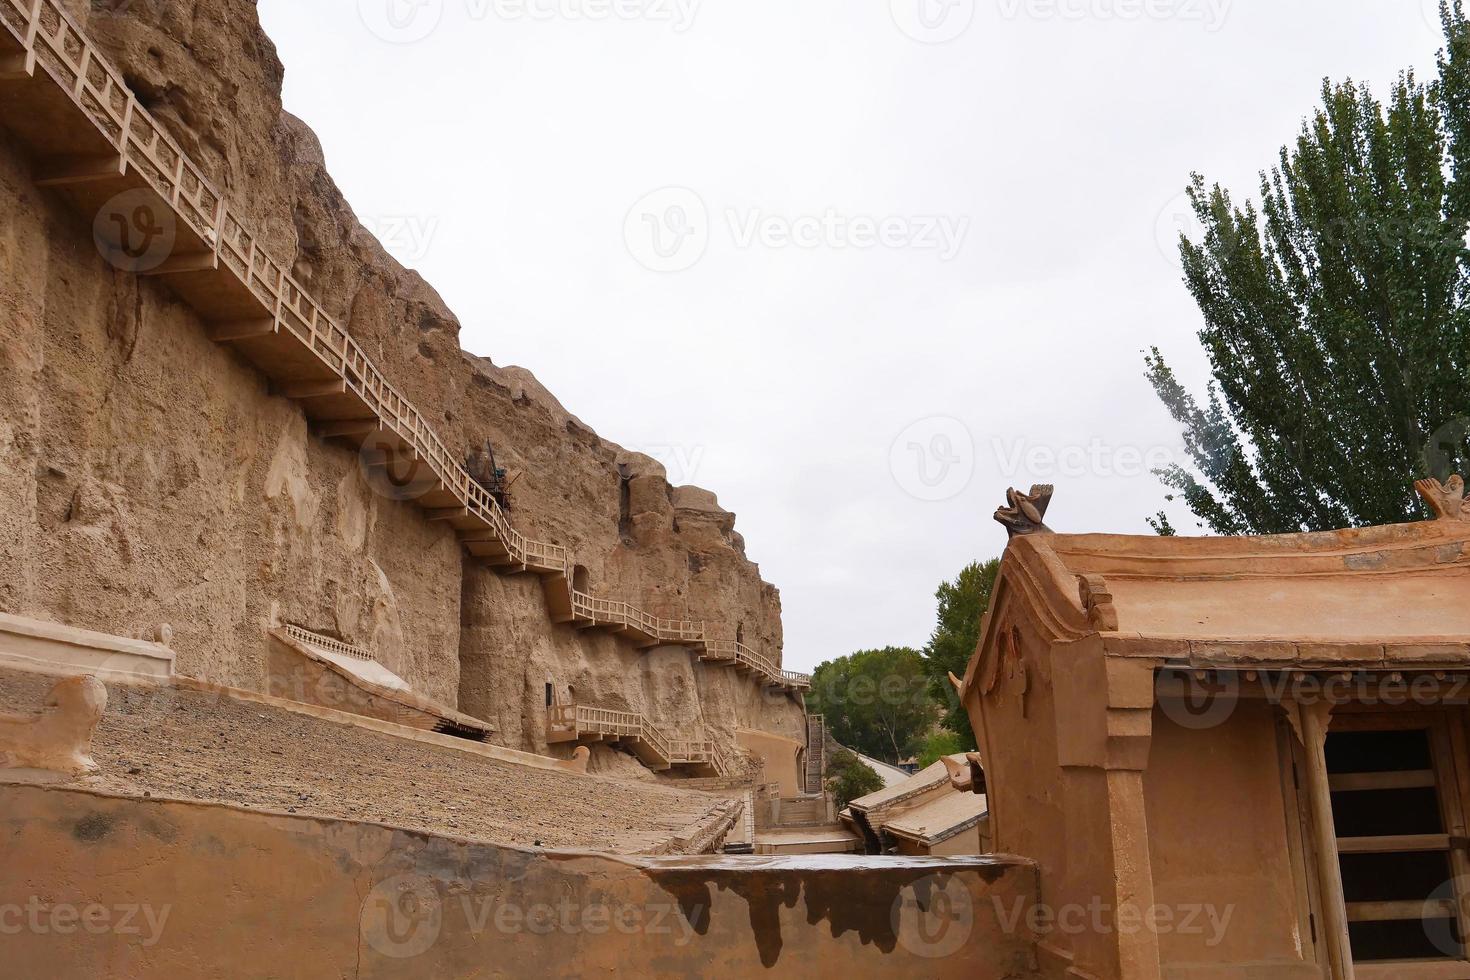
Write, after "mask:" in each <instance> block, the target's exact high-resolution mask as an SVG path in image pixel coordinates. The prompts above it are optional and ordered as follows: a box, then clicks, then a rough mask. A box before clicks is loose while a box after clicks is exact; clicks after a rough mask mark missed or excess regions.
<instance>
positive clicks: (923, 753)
mask: <svg viewBox="0 0 1470 980" xmlns="http://www.w3.org/2000/svg"><path fill="white" fill-rule="evenodd" d="M973 750H974V746H973V745H966V744H965V740H964V739H963V738H961V737H960V736H959V735H957V734H955V733H954V732H952V731H950V730H948V729H944V730H942V731H938V732H935V733H934V734H932V735H930V736H929V737H928V738H926V739H924V747H923V748H922V749H920V750H919V759H918V762H919V768H920V769H927V768H929V767H930V766H932V765H934V763H936V762H938V761H939V759H940V757H941V756H946V755H958V754H960V753H961V752H969V751H973Z"/></svg>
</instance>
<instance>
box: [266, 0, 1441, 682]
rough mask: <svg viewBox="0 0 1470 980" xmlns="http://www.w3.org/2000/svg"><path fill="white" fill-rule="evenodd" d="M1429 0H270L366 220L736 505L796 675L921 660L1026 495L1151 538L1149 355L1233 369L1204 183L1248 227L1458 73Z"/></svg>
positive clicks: (488, 345)
mask: <svg viewBox="0 0 1470 980" xmlns="http://www.w3.org/2000/svg"><path fill="white" fill-rule="evenodd" d="M921 4H923V6H922V7H920V5H921ZM1435 7H1437V0H1392V2H1385V0H980V2H979V3H978V4H977V3H976V2H975V0H308V2H303V0H259V8H260V13H261V17H262V19H263V21H264V22H265V26H266V29H267V30H268V31H269V33H270V34H271V36H272V38H274V40H275V42H276V44H277V46H278V47H279V48H280V52H281V56H282V58H283V60H284V61H285V64H286V106H287V108H288V109H289V110H290V111H292V112H294V113H295V114H297V115H299V116H301V117H302V118H303V119H305V120H306V121H307V122H308V123H309V124H311V126H313V127H314V128H315V129H316V131H317V133H318V134H319V135H320V137H321V140H322V144H323V146H324V147H325V149H326V155H327V161H328V165H329V166H330V168H331V171H332V174H333V175H334V176H335V177H336V179H337V182H338V183H339V184H340V185H341V186H342V188H343V189H344V191H345V192H346V194H347V197H348V200H349V201H350V202H351V204H352V205H353V207H354V208H355V210H356V211H357V213H358V215H359V216H360V217H361V218H362V219H363V220H364V222H365V223H366V224H368V226H369V227H372V228H375V229H377V231H378V232H379V236H380V237H381V238H383V239H384V242H385V244H386V245H388V246H389V248H390V250H391V251H393V252H395V254H397V255H398V256H399V257H400V258H401V259H403V260H404V261H405V264H408V265H411V266H413V267H415V268H417V269H419V270H420V271H421V272H422V273H423V274H424V276H425V277H426V278H427V279H428V280H429V281H430V282H432V283H433V284H434V285H435V286H436V287H437V288H438V289H439V290H440V291H441V292H442V293H443V295H444V297H445V299H446V300H447V301H448V303H449V304H450V306H451V307H452V308H453V309H454V310H455V311H456V312H457V313H458V315H459V316H460V318H461V319H462V321H463V324H464V329H463V333H462V335H461V341H462V342H463V344H464V345H465V346H466V347H467V348H468V349H470V350H471V351H473V352H475V353H477V354H482V355H486V356H489V357H490V358H492V359H493V360H494V361H495V362H496V363H497V364H502V365H510V364H518V365H521V366H524V367H527V368H529V369H531V370H532V371H533V372H534V373H535V374H536V375H537V377H539V378H540V379H541V381H542V382H543V383H544V384H545V385H546V386H547V387H548V388H550V389H551V391H553V392H554V393H555V394H556V395H557V396H558V397H559V398H560V399H561V400H562V402H563V403H564V404H565V405H566V407H567V408H568V410H569V411H571V412H573V413H574V414H576V415H577V416H579V417H580V418H581V419H583V420H584V421H585V422H587V423H588V424H589V425H591V426H593V427H594V428H595V429H596V430H597V431H598V432H599V433H600V434H602V435H603V436H604V437H606V438H608V439H611V440H613V441H615V442H618V443H621V444H622V445H625V446H628V447H630V448H637V449H641V450H643V451H644V452H647V453H649V454H650V455H652V456H655V457H657V458H659V459H661V460H662V461H663V462H664V463H665V464H666V465H667V466H668V468H669V475H670V479H671V480H672V481H673V482H675V483H697V484H699V485H701V486H704V487H707V488H709V489H711V490H714V491H715V492H716V493H718V494H719V497H720V501H721V503H723V504H724V505H725V506H726V507H728V508H729V509H731V510H733V511H735V512H736V513H737V514H738V515H739V524H738V528H739V530H740V531H741V532H742V533H743V534H744V535H745V537H746V541H747V544H748V548H749V553H750V555H751V557H752V558H753V559H755V560H756V561H759V562H760V563H761V569H762V573H763V575H764V576H765V578H766V579H767V580H769V581H771V582H774V583H775V584H776V585H778V586H779V587H780V589H781V593H782V596H783V600H784V605H785V626H786V650H785V654H786V665H787V667H788V668H790V669H801V670H805V669H810V668H812V667H814V666H815V665H816V664H818V663H819V662H821V661H823V660H827V659H830V658H832V657H835V656H839V655H842V654H845V653H850V652H852V651H853V650H856V649H861V648H865V647H876V646H884V645H888V644H908V645H913V646H920V645H922V644H923V642H924V641H925V640H926V639H927V637H928V635H929V632H930V630H931V628H932V625H933V617H934V601H933V592H934V589H935V588H936V586H937V585H938V584H939V582H940V581H941V580H942V579H946V578H950V577H952V576H953V575H954V574H955V573H956V572H957V571H958V570H959V569H960V568H961V567H962V566H963V565H964V564H965V563H966V562H968V561H970V560H972V559H975V558H987V557H991V556H993V555H996V554H998V553H999V552H1000V550H1001V549H1002V548H1003V547H1004V544H1005V533H1004V531H1003V530H1002V529H1001V528H1000V526H999V525H997V524H994V523H993V522H992V521H991V518H990V515H991V513H992V511H994V509H995V508H996V507H997V506H998V505H999V504H1000V503H1001V502H1002V499H1003V495H1004V491H1005V489H1006V487H1007V486H1009V485H1018V486H1020V485H1024V486H1029V485H1030V484H1031V483H1032V482H1033V480H1035V481H1036V482H1054V483H1056V484H1057V495H1056V499H1055V500H1054V501H1053V504H1052V509H1051V512H1050V514H1049V517H1048V523H1050V524H1051V525H1052V526H1053V527H1055V528H1057V529H1058V530H1064V531H1120V532H1137V533H1148V528H1147V526H1146V525H1145V524H1144V520H1143V519H1144V517H1145V516H1146V515H1148V514H1151V513H1153V512H1154V511H1156V510H1157V509H1159V507H1160V506H1161V505H1162V498H1163V489H1162V488H1161V487H1160V486H1159V484H1158V482H1157V480H1156V479H1155V478H1154V477H1153V476H1151V475H1150V474H1149V473H1148V466H1147V465H1146V464H1144V463H1141V462H1140V460H1139V456H1140V455H1142V454H1152V455H1157V454H1164V455H1165V456H1166V457H1171V456H1172V455H1174V454H1176V453H1177V452H1179V450H1180V446H1181V443H1180V438H1179V434H1178V431H1177V429H1176V428H1175V427H1174V426H1173V424H1172V422H1171V420H1170V419H1169V418H1168V415H1167V413H1165V411H1164V410H1163V408H1162V407H1161V406H1160V404H1159V403H1158V401H1157V399H1156V397H1155V396H1154V394H1153V392H1152V390H1151V389H1150V387H1149V386H1148V384H1147V382H1146V381H1145V380H1144V378H1143V363H1142V353H1141V352H1142V351H1143V350H1144V349H1145V348H1147V347H1148V346H1149V345H1152V344H1157V345H1159V346H1160V347H1162V348H1164V350H1165V351H1166V353H1167V354H1168V355H1169V357H1170V359H1171V360H1172V362H1173V363H1174V365H1175V367H1176V369H1177V370H1179V371H1180V373H1181V374H1182V375H1183V376H1184V377H1185V378H1186V380H1187V381H1188V382H1189V383H1190V384H1191V385H1192V387H1194V388H1195V389H1196V390H1200V389H1202V388H1203V382H1204V380H1205V377H1206V372H1205V363H1204V360H1203V356H1202V355H1201V354H1200V353H1199V350H1198V344H1197V343H1196V341H1195V340H1194V333H1195V331H1196V330H1197V329H1198V327H1199V315H1198V312H1197V311H1196V309H1195V307H1194V306H1193V303H1192V301H1191V300H1190V298H1189V296H1188V294H1187V292H1186V291H1185V289H1184V287H1183V286H1182V284H1181V283H1180V282H1179V271H1178V268H1177V264H1176V262H1177V260H1176V258H1175V255H1174V251H1175V250H1174V248H1173V244H1172V241H1173V238H1174V235H1175V230H1174V229H1175V228H1176V227H1177V224H1176V222H1177V220H1178V216H1179V215H1180V214H1182V205H1181V203H1180V201H1181V197H1180V194H1181V191H1182V189H1183V187H1184V184H1185V182H1186V180H1187V177H1188V174H1189V172H1190V171H1191V170H1196V169H1197V170H1200V171H1202V172H1203V173H1204V174H1205V175H1206V177H1207V178H1209V179H1211V180H1220V181H1222V182H1223V183H1225V184H1226V185H1227V186H1229V187H1231V188H1232V190H1234V191H1235V192H1236V193H1237V195H1240V196H1244V195H1251V196H1254V192H1255V187H1256V176H1255V175H1256V173H1257V171H1258V170H1260V169H1261V168H1262V167H1265V166H1268V165H1270V164H1271V163H1272V162H1273V160H1274V159H1275V156H1276V151H1277V149H1278V148H1279V147H1280V145H1281V144H1282V143H1283V142H1286V141H1288V140H1290V139H1291V138H1293V137H1294V135H1295V133H1296V130H1297V128H1298V124H1299V121H1300V119H1301V118H1302V117H1303V116H1304V115H1305V114H1306V113H1307V112H1309V111H1310V110H1311V109H1312V108H1313V107H1314V106H1315V105H1316V103H1317V97H1318V89H1319V87H1320V84H1321V80H1322V78H1323V77H1324V76H1330V77H1331V78H1333V79H1342V78H1345V77H1349V76H1350V77H1353V78H1356V79H1361V80H1364V81H1368V82H1370V83H1372V84H1373V86H1374V88H1375V90H1376V91H1378V92H1380V93H1383V92H1385V91H1386V88H1387V86H1388V84H1389V83H1390V82H1392V80H1393V79H1394V77H1395V75H1396V73H1397V71H1398V70H1399V69H1400V68H1403V67H1408V66H1417V67H1418V68H1419V69H1420V70H1421V73H1424V74H1426V75H1427V74H1428V73H1429V72H1430V71H1431V70H1432V66H1433V55H1434V51H1435V49H1436V48H1437V47H1438V45H1439V34H1438V30H1437V28H1432V27H1431V23H1430V17H1429V12H1430V11H1432V10H1433V9H1434V8H1435ZM623 14H626V15H630V16H628V17H624V16H620V15H623ZM906 30H907V32H906ZM912 35H917V36H918V37H919V38H928V39H931V40H932V39H936V38H943V37H947V36H949V35H954V36H953V37H952V38H950V39H949V40H948V41H946V42H945V43H938V44H936V43H925V42H924V41H922V40H918V39H916V37H915V36H912ZM384 36H388V37H392V38H394V39H395V41H396V42H406V43H390V42H389V41H387V40H384ZM664 188H675V190H673V191H665V192H664V193H662V194H657V195H655V196H653V197H649V195H650V194H651V193H652V192H655V191H660V190H661V189H664ZM829 212H830V214H832V215H835V216H838V217H840V218H841V219H842V220H841V222H840V223H835V222H832V221H829V220H828V218H827V216H828V215H829ZM888 219H894V220H888ZM939 219H942V220H939ZM828 226H830V227H828ZM939 229H947V230H948V232H949V234H950V235H951V239H952V238H953V236H954V235H956V234H959V233H963V238H962V240H961V241H960V243H959V245H960V247H959V248H958V251H957V252H956V253H955V254H949V253H950V252H951V251H953V249H952V247H948V246H946V245H945V240H944V239H943V238H942V237H940V235H939V231H938V230H939ZM681 230H682V231H684V232H686V233H685V234H683V235H680V234H679V232H681ZM752 231H754V234H753V236H752ZM786 232H790V235H791V236H797V237H800V238H801V240H802V241H803V242H804V243H805V244H802V245H793V244H789V243H788V239H787V238H783V237H782V235H783V233H786ZM812 233H815V235H816V237H815V238H812V237H810V235H811V234H812ZM880 233H881V234H880ZM655 234H657V235H658V236H659V237H658V238H656V239H655V238H654V237H653V236H654V235H655ZM789 237H790V236H788V238H789ZM880 237H881V238H883V239H884V241H879V239H880ZM1161 240H1162V241H1163V242H1164V243H1165V245H1166V247H1161V245H1160V241H1161ZM885 242H886V243H885ZM951 244H952V242H951ZM701 248H702V249H703V251H701ZM650 265H651V266H656V267H664V268H667V267H670V266H680V267H686V266H687V268H680V269H678V270H677V271H653V270H651V269H650V268H648V266H650ZM1048 453H1056V454H1070V455H1069V456H1068V455H1064V457H1063V458H1062V460H1061V461H1059V462H1049V461H1048V459H1047V455H1046V454H1048ZM921 464H922V465H921ZM925 498H942V499H937V500H935V499H925ZM1171 513H1172V514H1173V516H1174V521H1175V524H1176V526H1178V527H1180V529H1181V530H1185V529H1187V528H1193V527H1194V524H1193V522H1192V520H1190V519H1189V518H1188V517H1187V514H1186V512H1185V511H1184V510H1183V509H1182V508H1180V507H1178V506H1175V507H1172V508H1171ZM629 598H636V597H629Z"/></svg>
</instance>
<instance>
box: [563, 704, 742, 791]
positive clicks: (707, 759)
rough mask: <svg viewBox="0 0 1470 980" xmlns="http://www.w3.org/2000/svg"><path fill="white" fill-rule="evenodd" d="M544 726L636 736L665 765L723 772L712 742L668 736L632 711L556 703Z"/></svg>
mask: <svg viewBox="0 0 1470 980" xmlns="http://www.w3.org/2000/svg"><path fill="white" fill-rule="evenodd" d="M547 725H548V726H549V727H550V728H551V729H552V730H558V729H559V730H561V731H563V732H572V733H574V734H576V735H577V736H582V735H597V736H601V737H610V738H615V739H637V740H638V741H641V742H642V743H643V744H644V745H646V746H648V747H649V748H650V749H652V751H653V753H654V755H655V756H657V757H658V758H659V759H660V760H661V761H662V762H664V763H665V764H667V765H673V766H685V765H706V766H710V767H712V768H714V769H715V771H716V772H718V773H719V774H720V775H722V776H723V775H724V774H725V772H726V769H725V767H724V765H723V758H722V756H721V752H720V750H719V749H718V748H717V746H716V745H715V743H714V742H713V741H711V740H708V739H688V738H672V737H670V736H668V735H667V734H665V733H664V732H663V730H662V729H660V728H659V727H658V726H657V725H655V724H654V723H653V722H651V721H649V720H648V718H647V717H645V716H644V715H641V714H638V713H636V712H632V711H613V710H611V709H609V708H589V707H587V706H586V705H570V704H558V705H553V706H552V707H551V708H549V709H548V710H547Z"/></svg>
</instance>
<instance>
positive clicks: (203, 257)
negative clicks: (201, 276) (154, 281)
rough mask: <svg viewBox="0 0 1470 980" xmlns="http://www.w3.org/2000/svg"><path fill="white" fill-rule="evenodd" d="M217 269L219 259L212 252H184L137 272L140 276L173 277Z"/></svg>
mask: <svg viewBox="0 0 1470 980" xmlns="http://www.w3.org/2000/svg"><path fill="white" fill-rule="evenodd" d="M218 268H219V258H218V256H216V255H215V254H214V253H213V252H185V253H183V254H182V255H173V256H170V257H169V258H167V259H165V260H164V261H163V262H162V263H161V264H160V265H157V266H155V267H153V268H152V269H143V270H140V271H139V273H138V274H139V275H141V276H173V275H180V274H182V273H186V272H213V271H214V270H215V269H218Z"/></svg>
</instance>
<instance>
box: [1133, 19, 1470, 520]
mask: <svg viewBox="0 0 1470 980" xmlns="http://www.w3.org/2000/svg"><path fill="white" fill-rule="evenodd" d="M1441 17H1442V20H1443V23H1444V30H1445V39H1446V45H1445V48H1444V49H1443V50H1442V51H1441V52H1440V55H1439V59H1438V77H1437V78H1436V79H1435V80H1434V81H1432V82H1430V83H1428V84H1424V83H1421V82H1419V81H1418V80H1417V79H1416V78H1415V76H1414V74H1413V73H1412V72H1404V73H1403V74H1401V75H1400V76H1399V78H1398V81H1397V83H1396V84H1394V86H1393V87H1392V90H1391V92H1390V93H1389V97H1388V100H1387V103H1386V104H1385V103H1383V102H1380V101H1379V100H1378V99H1376V98H1375V97H1374V96H1373V95H1372V94H1371V93H1370V92H1369V91H1368V89H1367V88H1366V87H1364V86H1362V85H1359V84H1356V83H1354V82H1352V81H1347V82H1344V83H1342V84H1337V85H1334V84H1331V83H1329V82H1324V83H1323V88H1322V106H1321V107H1320V108H1319V109H1317V110H1316V111H1315V113H1314V114H1313V116H1312V118H1311V119H1309V120H1307V121H1305V122H1304V123H1303V126H1302V130H1301V133H1300V135H1299V136H1298V137H1297V139H1296V142H1295V145H1294V146H1287V147H1283V148H1282V150H1281V153H1280V160H1279V162H1278V164H1277V165H1276V166H1275V167H1274V168H1273V169H1272V170H1271V171H1270V173H1269V174H1266V173H1262V175H1261V183H1260V201H1261V203H1260V207H1259V209H1258V208H1257V207H1256V205H1255V204H1254V203H1252V202H1250V201H1247V202H1246V204H1245V205H1244V207H1240V206H1237V205H1236V204H1235V202H1234V201H1233V200H1232V198H1231V196H1230V194H1229V193H1228V192H1227V191H1225V190H1223V189H1222V188H1221V187H1220V186H1219V185H1218V184H1216V185H1214V186H1212V187H1207V186H1206V184H1205V180H1204V178H1203V177H1201V176H1200V175H1198V174H1195V175H1194V177H1193V179H1192V181H1191V183H1190V186H1189V188H1188V192H1189V197H1190V200H1191V202H1192V203H1193V207H1194V211H1195V214H1196V215H1197V217H1198V218H1199V220H1200V222H1201V224H1202V225H1203V228H1204V233H1203V237H1202V239H1201V240H1200V241H1197V242H1195V241H1190V240H1189V239H1188V238H1187V237H1184V236H1181V241H1180V252H1181V254H1182V256H1183V260H1184V281H1185V283H1186V284H1187V286H1188V288H1189V291H1190V293H1191V294H1192V295H1193V296H1194V299H1195V301H1196V303H1197V304H1198V305H1199V308H1200V310H1201V312H1202V313H1203V314H1204V323H1205V325H1204V328H1203V329H1202V330H1201V331H1200V334H1199V338H1200V341H1201V342H1202V344H1203V345H1204V348H1205V351H1206V353H1207V354H1208V356H1209V360H1210V366H1211V371H1212V375H1213V381H1212V382H1211V383H1210V385H1209V387H1208V390H1207V393H1206V396H1205V398H1204V399H1203V401H1202V402H1201V401H1199V400H1197V399H1196V398H1195V397H1194V396H1193V395H1192V394H1190V393H1189V392H1188V391H1186V390H1185V388H1184V386H1183V385H1182V384H1181V383H1180V382H1179V380H1178V378H1177V377H1176V376H1175V374H1174V372H1173V370H1172V369H1171V368H1170V366H1169V365H1168V363H1167V362H1166V361H1165V360H1164V357H1163V355H1161V354H1160V353H1159V351H1158V349H1157V348H1155V349H1154V350H1153V352H1152V354H1150V355H1148V356H1147V357H1146V358H1145V362H1146V365H1147V376H1148V378H1149V380H1150V381H1151V382H1152V384H1153V387H1154V389H1155V390H1156V391H1157V392H1158V395H1159V397H1160V398H1161V399H1162V400H1163V402H1164V404H1165V406H1167V408H1168V409H1169V412H1170V413H1171V414H1172V415H1173V416H1174V418H1175V419H1176V420H1177V421H1178V422H1179V423H1180V424H1181V425H1182V426H1183V427H1184V435H1185V446H1186V448H1187V451H1188V453H1189V456H1190V459H1191V460H1192V462H1193V464H1194V467H1195V468H1196V469H1197V470H1198V473H1195V472H1191V471H1190V470H1186V469H1185V468H1183V467H1180V466H1173V467H1170V468H1168V469H1166V470H1162V471H1160V474H1159V475H1160V477H1161V478H1162V480H1163V481H1164V483H1165V484H1166V485H1167V486H1169V487H1171V488H1173V489H1174V490H1177V491H1178V492H1179V493H1181V494H1182V495H1183V496H1184V499H1185V501H1186V502H1187V503H1188V505H1189V508H1190V510H1192V511H1193V512H1194V514H1195V515H1196V516H1197V517H1198V518H1199V519H1200V520H1201V521H1202V522H1203V524H1205V525H1208V526H1209V527H1210V528H1211V529H1212V530H1214V531H1216V532H1218V533H1220V534H1244V533H1280V532H1289V531H1298V530H1316V529H1324V528H1333V527H1343V526H1350V525H1362V524H1380V523H1392V522H1397V521H1406V520H1413V519H1416V518H1417V517H1418V516H1419V515H1420V514H1421V511H1420V510H1419V507H1418V505H1417V503H1416V500H1415V498H1414V493H1413V490H1412V482H1413V480H1414V479H1415V478H1418V477H1422V476H1426V475H1429V476H1435V477H1439V478H1440V479H1443V478H1445V477H1446V476H1448V475H1449V474H1450V473H1451V472H1454V471H1456V470H1462V469H1463V466H1464V464H1465V463H1466V461H1467V447H1466V435H1467V433H1470V422H1467V416H1470V405H1467V402H1470V383H1467V382H1470V310H1467V299H1470V250H1467V247H1466V232H1467V230H1470V28H1467V25H1466V20H1465V16H1464V13H1463V11H1462V9H1461V4H1460V0H1455V3H1454V4H1453V5H1452V6H1451V5H1447V4H1446V5H1442V7H1441ZM1155 527H1156V528H1157V529H1159V530H1161V531H1162V530H1163V528H1165V527H1167V522H1163V524H1162V525H1161V524H1157V523H1156V524H1155Z"/></svg>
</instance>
